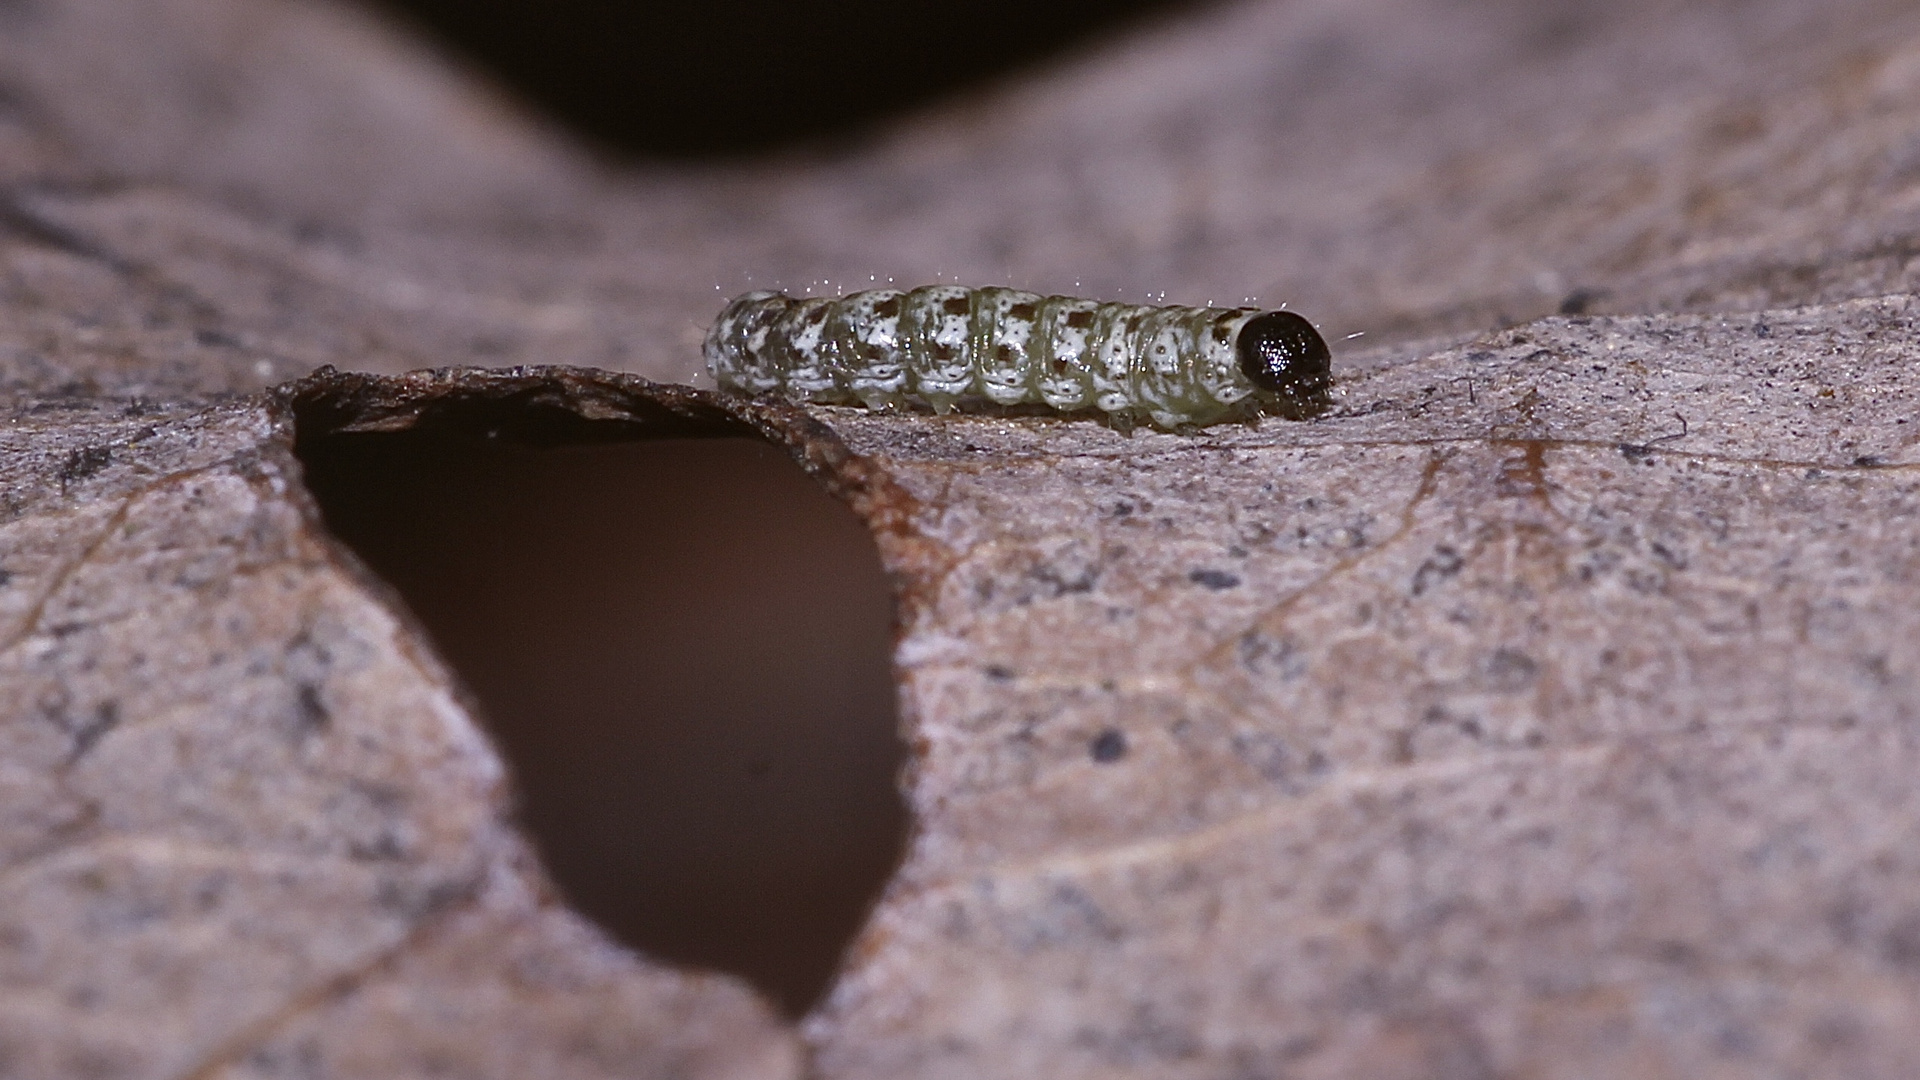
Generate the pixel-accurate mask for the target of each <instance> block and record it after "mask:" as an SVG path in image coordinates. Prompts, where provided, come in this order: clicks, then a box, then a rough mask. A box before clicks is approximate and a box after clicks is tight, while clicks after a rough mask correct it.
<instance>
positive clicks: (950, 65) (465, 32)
mask: <svg viewBox="0 0 1920 1080" xmlns="http://www.w3.org/2000/svg"><path fill="white" fill-rule="evenodd" d="M383 2H384V3H385V6H386V7H388V8H389V9H390V10H393V11H395V12H397V13H399V14H400V15H402V16H403V17H405V18H407V19H408V20H409V21H411V22H413V23H415V24H416V25H419V26H422V27H424V28H425V29H427V31H428V32H430V33H432V34H434V35H436V36H438V37H439V38H440V39H442V40H443V41H446V42H448V43H449V44H450V45H451V46H452V47H453V49H454V50H455V52H457V53H459V54H462V55H464V56H466V57H467V58H469V59H470V60H472V61H474V62H476V63H477V64H478V65H479V66H480V67H481V68H483V69H485V70H488V71H490V72H492V73H493V75H494V76H495V77H496V78H498V79H500V80H501V81H502V82H504V83H505V84H506V85H507V86H509V87H510V88H511V89H512V90H514V91H515V92H517V93H518V94H520V95H521V96H522V97H525V98H527V99H528V100H531V101H532V102H534V103H535V104H536V105H538V106H540V107H541V108H543V109H545V110H546V111H547V112H549V113H550V114H552V115H554V116H555V117H557V118H558V119H559V120H560V121H561V122H562V123H564V124H566V125H568V126H570V127H572V128H573V129H575V130H576V131H578V132H580V133H582V134H584V135H587V136H588V137H589V138H591V139H594V140H595V141H597V142H599V143H600V144H602V145H603V146H605V147H607V148H609V149H611V150H614V151H616V152H621V153H626V154H632V155H639V156H648V157H712V156H721V155H726V156H738V155H747V154H752V153H756V152H759V151H764V150H768V149H772V148H775V147H780V146H788V145H793V144H796V143H803V142H813V141H819V140H822V139H831V138H834V137H840V136H845V135H847V134H849V133H852V132H855V131H857V130H859V129H860V128H862V127H865V126H867V125H870V124H872V123H874V122H875V121H878V120H880V119H882V118H884V117H887V116H890V115H895V114H898V113H900V112H903V111H905V110H907V109H910V108H913V107H915V106H917V105H921V104H924V103H926V102H928V101H931V100H933V99H935V98H938V97H941V96H944V95H949V94H952V93H955V92H957V91H960V90H962V89H964V88H967V87H970V86H976V85H979V84H982V83H985V82H988V81H991V80H993V79H995V78H997V77H999V76H1001V75H1004V74H1005V73H1007V72H1009V71H1012V70H1014V69H1016V68H1019V67H1022V66H1025V65H1030V64H1032V63H1034V62H1035V61H1038V60H1040V59H1043V58H1045V57H1048V56H1052V55H1055V54H1058V53H1060V52H1063V51H1065V50H1066V49H1068V48H1070V47H1072V46H1074V45H1077V44H1080V43H1083V42H1085V41H1087V40H1089V39H1092V38H1094V37H1097V36H1100V35H1103V34H1110V33H1114V32H1117V31H1118V30H1120V29H1121V28H1124V27H1126V26H1129V25H1132V24H1135V23H1138V22H1140V21H1142V20H1143V18H1144V17H1145V16H1147V15H1148V14H1150V13H1153V12H1159V11H1169V10H1173V9H1176V8H1179V7H1190V6H1193V5H1194V4H1195V3H1196V0H1038V2H1031V0H1030V2H1025V3H1022V2H1019V0H940V2H934V0H788V2H776V0H706V2H704V3H663V2H659V0H549V2H547V3H539V4H535V3H527V2H525V0H383Z"/></svg>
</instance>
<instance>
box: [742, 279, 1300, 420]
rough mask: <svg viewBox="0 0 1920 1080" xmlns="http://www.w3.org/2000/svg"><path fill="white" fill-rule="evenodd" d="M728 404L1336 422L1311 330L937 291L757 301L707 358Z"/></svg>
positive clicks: (1070, 301) (1269, 321) (1007, 294)
mask: <svg viewBox="0 0 1920 1080" xmlns="http://www.w3.org/2000/svg"><path fill="white" fill-rule="evenodd" d="M705 352H706V359H707V366H708V369H709V370H710V371H711V372H712V373H713V376H714V378H715V380H716V381H717V382H718V383H719V384H720V386H721V387H722V388H724V389H729V390H735V391H740V392H744V393H749V394H768V393H777V394H781V395H783V396H786V397H788V398H791V399H793V400H796V401H812V402H820V403H823V404H862V405H866V406H867V407H868V408H873V409H886V408H894V407H899V406H902V405H908V404H922V405H926V406H928V407H931V408H932V409H934V410H935V411H936V412H947V411H949V410H950V409H952V408H953V407H954V406H955V405H956V404H957V403H961V402H969V401H985V402H990V403H993V404H996V405H1002V406H1007V405H1023V404H1038V405H1045V406H1047V407H1049V408H1052V409H1055V410H1058V411H1061V412H1082V411H1086V410H1089V409H1095V410H1099V411H1100V412H1104V413H1106V414H1108V415H1109V416H1110V417H1112V418H1113V419H1114V420H1115V421H1117V422H1121V423H1130V422H1132V421H1134V420H1141V419H1143V420H1146V421H1148V422H1151V423H1153V424H1155V425H1156V426H1159V427H1162V428H1166V429H1174V428H1180V427H1186V426H1191V425H1200V424H1209V423H1216V422H1219V421H1222V420H1230V419H1237V418H1245V417H1251V416H1255V415H1259V414H1261V413H1270V414H1274V415H1280V416H1287V417H1291V418H1296V419H1298V418H1303V417H1306V416H1310V415H1312V414H1313V413H1315V412H1317V411H1319V410H1320V409H1322V408H1324V407H1325V403H1326V394H1327V386H1328V367H1329V362H1330V355H1329V351H1328V349H1327V345H1326V342H1325V340H1323V339H1322V338H1321V337H1320V334H1319V333H1318V331H1316V330H1314V328H1313V325H1312V324H1311V323H1309V322H1307V320H1305V319H1303V318H1301V317H1300V316H1298V315H1295V314H1293V313H1292V312H1287V311H1261V310H1259V309H1257V308H1199V307H1153V306H1146V305H1139V304H1119V303H1101V302H1098V301H1093V300H1082V299H1078V298H1075V297H1069V296H1041V295H1040V294H1038V293H1030V292H1023V291H1020V290H1018V289H1003V288H991V287H990V288H979V289H969V288H964V287H961V286H958V285H929V286H924V287H921V288H917V289H909V290H905V291H901V290H895V289H871V290H867V291H865V292H858V293H853V294H851V295H849V296H844V297H839V298H816V297H809V298H795V297H790V296H786V295H784V294H781V293H775V292H752V293H747V294H745V295H743V296H740V297H737V298H735V299H734V300H733V301H732V302H731V303H729V304H728V305H727V307H726V309H725V310H723V311H722V312H721V313H720V317H719V319H718V320H716V321H715V323H714V325H713V328H712V329H711V330H710V331H709V332H708V334H707V339H706V345H705Z"/></svg>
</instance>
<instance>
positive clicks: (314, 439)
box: [298, 418, 907, 1016]
mask: <svg viewBox="0 0 1920 1080" xmlns="http://www.w3.org/2000/svg"><path fill="white" fill-rule="evenodd" d="M301 426H302V431H303V435H302V438H301V441H300V443H299V446H298V453H299V455H300V457H301V459H302V461H303V462H304V463H305V467H306V476H307V484H308V486H309V488H310V489H311V490H312V492H313V493H314V495H315V497H316V498H317V499H318V501H319V503H320V505H321V507H322V509H323V511H324V513H325V515H326V520H327V523H328V526H329V527H330V528H331V529H332V530H333V531H334V533H335V535H337V536H338V537H340V538H341V539H342V540H344V541H345V542H346V543H347V544H349V545H350V546H352V547H353V549H354V550H355V551H357V552H358V553H359V554H360V556H361V557H362V558H363V559H364V560H365V561H366V563H367V564H368V565H369V566H371V567H372V568H373V569H374V571H375V572H377V573H378V574H379V575H380V576H381V577H383V578H384V579H385V580H386V581H387V582H388V583H390V584H391V585H392V586H393V587H394V588H395V589H396V590H397V591H398V592H399V593H400V594H401V595H402V596H403V597H404V598H405V599H406V601H407V603H408V605H409V606H410V607H411V608H412V610H413V612H414V614H415V615H416V616H417V617H418V618H419V620H420V621H421V622H422V623H423V624H424V625H425V627H426V629H427V630H428V632H429V633H430V634H431V635H432V637H433V639H434V642H435V644H436V645H437V646H438V648H439V650H440V652H441V655H442V656H444V657H445V658H446V660H447V661H448V662H449V663H450V664H452V666H453V667H454V668H455V669H456V670H457V671H458V672H459V674H460V676H461V677H462V679H463V680H464V681H465V683H466V685H467V686H468V688H469V689H470V690H471V691H472V692H473V694H474V695H475V696H476V697H477V698H478V699H479V701H480V702H481V705H482V707H483V710H484V712H485V714H486V719H487V721H488V723H489V725H490V726H491V728H492V731H493V733H494V734H495V736H496V737H497V739H498V741H499V744H500V746H501V747H502V750H503V752H504V753H505V754H506V756H507V758H508V760H509V761H510V763H511V766H512V768H513V771H514V776H515V779H516V782H517V787H518V791H519V793H520V797H521V818H522V820H523V822H524V823H525V825H526V826H527V827H528V829H529V830H530V832H531V833H532V834H533V836H534V838H535V841H536V843H537V844H538V845H539V848H540V851H541V853H542V856H543V857H544V859H545V861H546V865H547V867H548V869H549V871H550V872H551V873H552V875H553V876H554V878H555V879H556V880H557V881H558V882H559V885H560V887H561V889H562V891H563V892H564V893H565V894H566V896H567V898H568V900H569V902H570V903H571V904H572V905H573V906H574V907H575V909H576V910H579V911H581V912H583V913H584V914H586V915H588V916H589V917H591V918H593V919H595V920H596V921H597V922H598V923H599V924H600V925H601V926H602V927H604V928H606V929H607V930H608V931H610V932H611V933H612V934H613V935H615V936H616V937H618V938H619V939H621V940H623V941H625V942H626V943H627V944H629V945H631V946H633V947H634V948H636V949H638V950H640V951H641V952H644V953H646V954H648V955H650V956H652V957H655V958H658V959H661V960H664V961H668V962H672V963H677V964H684V965H689V966H697V967H707V968H717V969H721V970H724V971H731V972H734V973H736V974H739V975H743V976H745V977H746V978H748V979H750V980H751V981H753V982H754V983H755V984H756V985H758V986H759V987H760V988H761V989H762V991H764V992H765V993H766V994H767V995H768V996H770V997H771V998H773V999H774V1000H775V1001H776V1002H777V1003H779V1004H780V1006H781V1007H782V1008H783V1009H785V1010H786V1011H787V1012H788V1013H789V1014H790V1015H795V1016H797V1015H799V1014H801V1013H803V1012H804V1011H805V1010H806V1009H808V1008H809V1007H811V1006H812V1005H813V1003H814V1002H815V1001H817V1000H818V999H819V997H820V996H821V994H822V993H823V992H824V990H825V988H826V986H827V984H828V982H829V980H830V979H831V978H832V976H833V973H834V970H835V968H836V967H837V965H838V963H839V959H840V956H841V953H842V951H843V950H844V949H845V947H846V945H847V944H848V942H849V941H850V939H851V938H852V936H853V935H854V933H855V932H856V931H857V930H858V929H859V926H860V924H861V922H862V921H863V919H864V918H865V916H866V913H867V910H868V909H869V907H870V906H871V905H872V903H873V901H874V899H875V898H876V896H877V895H878V893H879V891H880V889H881V887H882V886H883V884H884V883H885V881H886V878H887V877H888V875H889V874H891V873H892V871H893V869H894V868H895V866H896V864H897V863H898V861H899V858H900V854H901V850H902V846H903V844H904V838H905V833H906V825H907V819H906V814H905V810H904V807H903V805H902V803H901V800H900V797H899V795H898V794H897V791H896V788H895V776H896V774H897V772H898V770H899V768H900V765H901V762H902V760H903V756H904V749H903V747H902V745H901V743H900V741H899V739H898V736H897V735H896V733H895V728H894V724H895V719H894V717H895V712H894V697H893V685H892V677H891V671H890V669H889V661H888V653H889V649H890V636H891V635H890V620H891V617H892V608H891V598H890V596H889V593H888V589H887V583H886V580H885V578H884V576H883V574H882V571H881V568H880V564H879V558H878V555H877V553H876V552H875V550H874V546H873V541H872V539H871V537H870V536H869V535H868V534H867V532H866V530H865V528H864V527H863V526H862V525H861V524H860V522H859V521H858V520H857V519H856V518H855V517H854V515H853V514H852V512H851V511H850V510H848V509H847V508H846V507H845V506H843V505H842V504H840V503H839V502H837V501H835V500H834V499H833V498H832V497H831V496H829V495H828V494H826V492H824V491H823V490H822V489H821V488H820V487H819V485H817V484H816V483H814V482H813V481H812V480H810V479H808V478H807V477H806V476H805V474H803V473H802V472H801V471H800V470H799V469H798V468H797V467H796V466H795V465H793V464H792V463H791V462H790V461H789V460H788V459H787V457H786V456H785V455H784V454H783V453H781V452H780V451H779V450H778V449H776V448H775V447H773V446H770V445H768V444H766V443H763V442H760V441H757V440H749V439H656V440H647V441H628V442H605V441H601V442H598V443H595V444H591V445H566V446H553V447H546V448H542V447H536V446H529V445H525V444H522V443H516V442H511V441H503V440H500V439H489V438H487V437H485V435H484V434H482V433H481V432H480V431H478V430H473V429H472V427H473V426H472V425H470V424H469V425H466V429H463V427H462V425H460V424H452V425H446V424H442V425H431V424H430V425H426V426H423V427H421V428H416V429H413V430H409V431H403V432H397V433H349V434H324V435H313V434H311V433H310V431H309V430H308V429H309V428H310V426H311V425H309V424H308V423H307V422H305V421H303V422H302V425H301ZM556 433H557V434H556ZM520 434H522V435H525V434H527V432H524V431H523V432H521V433H520ZM621 434H623V432H622V430H621V429H620V428H618V427H605V428H600V429H596V428H594V427H593V426H592V425H589V424H586V423H584V422H581V421H579V420H578V419H577V418H572V426H571V428H567V427H566V426H565V425H561V426H560V427H558V428H555V430H554V431H549V432H546V435H547V436H548V437H550V438H552V437H557V438H561V439H596V438H597V439H605V438H608V437H617V436H619V435H621Z"/></svg>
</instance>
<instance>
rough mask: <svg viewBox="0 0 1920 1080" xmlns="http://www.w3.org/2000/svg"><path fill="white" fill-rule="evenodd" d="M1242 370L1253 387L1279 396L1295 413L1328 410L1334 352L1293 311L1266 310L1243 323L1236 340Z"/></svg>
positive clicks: (1283, 403)
mask: <svg viewBox="0 0 1920 1080" xmlns="http://www.w3.org/2000/svg"><path fill="white" fill-rule="evenodd" d="M1233 347H1234V351H1235V352H1236V353H1237V354H1238V355H1239V357H1240V371H1241V373H1242V374H1244V375H1245V376H1246V377H1247V380H1248V381H1249V382H1251V383H1253V385H1255V386H1257V387H1259V388H1260V389H1262V390H1265V391H1267V392H1268V393H1270V394H1277V395H1279V397H1280V399H1281V402H1280V403H1281V405H1282V406H1284V407H1286V408H1288V409H1289V410H1290V411H1295V412H1298V413H1302V414H1304V413H1310V412H1316V411H1318V410H1319V409H1321V408H1324V407H1325V405H1326V397H1327V385H1328V381H1329V371H1330V369H1331V367H1332V361H1333V353H1332V352H1331V351H1329V350H1328V349H1327V341H1326V339H1325V338H1323V337H1321V336H1320V331H1318V330H1315V329H1314V328H1313V324H1312V323H1310V322H1308V321H1307V320H1305V319H1303V318H1301V317H1300V316H1298V315H1295V314H1294V313H1293V312H1291V311H1268V312H1264V313H1262V314H1259V315H1255V316H1254V317H1253V318H1251V319H1249V320H1247V323H1246V325H1245V326H1242V327H1241V328H1240V336H1239V337H1238V338H1236V339H1234V343H1233Z"/></svg>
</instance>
